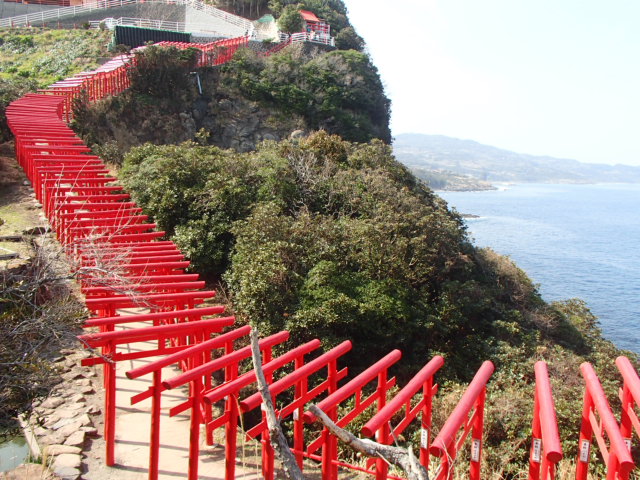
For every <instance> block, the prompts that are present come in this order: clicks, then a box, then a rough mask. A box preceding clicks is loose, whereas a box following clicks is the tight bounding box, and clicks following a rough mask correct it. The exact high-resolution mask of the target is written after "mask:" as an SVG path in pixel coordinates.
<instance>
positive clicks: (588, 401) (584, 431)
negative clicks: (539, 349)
mask: <svg viewBox="0 0 640 480" xmlns="http://www.w3.org/2000/svg"><path fill="white" fill-rule="evenodd" d="M580 371H581V372H582V376H583V378H584V380H585V394H584V403H583V410H582V426H581V429H580V443H579V445H578V448H579V454H578V465H577V467H576V480H586V478H587V474H588V470H589V459H590V450H591V438H592V437H593V436H595V437H596V440H597V442H598V444H599V446H600V447H601V450H602V451H601V453H602V456H603V458H605V463H606V465H607V476H606V478H607V480H618V479H620V480H627V479H628V478H629V474H630V472H631V469H633V460H632V458H631V454H630V453H629V448H628V446H627V444H626V443H625V441H624V439H623V437H622V434H621V432H620V428H619V427H618V423H617V421H616V419H615V417H614V416H613V412H612V411H611V407H610V406H609V402H608V401H607V398H606V396H605V394H604V391H603V390H602V385H601V384H600V380H599V379H598V376H597V375H596V373H595V370H594V369H593V367H592V366H591V364H589V363H587V362H585V363H583V364H582V365H580ZM595 413H597V414H598V415H599V417H600V423H599V424H597V425H598V429H597V430H594V426H595V425H594V422H596V417H595ZM605 433H606V435H607V438H608V439H609V449H608V451H607V449H606V443H605V439H604V434H605Z"/></svg>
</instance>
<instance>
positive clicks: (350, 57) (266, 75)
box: [220, 46, 391, 143]
mask: <svg viewBox="0 0 640 480" xmlns="http://www.w3.org/2000/svg"><path fill="white" fill-rule="evenodd" d="M220 81H221V84H222V86H223V87H225V88H226V89H229V90H231V91H237V92H239V93H240V94H242V96H244V97H245V98H248V99H251V100H256V101H259V102H261V103H262V104H263V105H265V106H267V107H272V108H273V107H275V108H277V109H279V110H282V111H283V112H285V113H290V114H297V115H300V116H302V117H303V118H304V119H305V121H306V123H307V125H308V127H309V128H310V129H314V130H317V129H324V130H326V131H327V132H329V133H336V134H339V135H341V136H342V137H343V138H344V139H345V140H349V141H354V142H368V141H369V140H371V139H372V138H379V139H382V140H383V141H385V142H387V143H390V142H391V132H390V130H389V126H388V125H389V115H390V103H389V100H388V99H387V98H386V97H385V95H384V89H383V87H382V83H381V81H380V77H379V76H378V72H377V69H376V68H375V66H374V65H373V64H372V63H371V61H370V59H369V57H368V56H367V55H365V54H363V53H360V52H356V51H354V50H336V51H333V52H329V53H326V54H320V55H312V56H306V55H303V54H302V52H301V50H300V48H296V47H295V46H294V47H289V48H287V49H285V50H283V51H282V52H281V53H279V54H278V55H273V56H271V57H267V58H264V57H259V56H257V55H256V54H255V53H254V52H252V51H250V50H243V51H240V52H238V53H237V54H236V56H235V57H234V59H233V60H231V61H230V62H229V63H227V64H226V65H224V66H223V67H222V72H221V79H220Z"/></svg>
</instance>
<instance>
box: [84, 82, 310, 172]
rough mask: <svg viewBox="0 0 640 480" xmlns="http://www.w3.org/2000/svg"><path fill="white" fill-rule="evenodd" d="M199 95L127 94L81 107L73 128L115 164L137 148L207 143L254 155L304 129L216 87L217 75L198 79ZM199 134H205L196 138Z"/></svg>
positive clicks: (295, 118) (295, 119)
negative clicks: (147, 144) (258, 149)
mask: <svg viewBox="0 0 640 480" xmlns="http://www.w3.org/2000/svg"><path fill="white" fill-rule="evenodd" d="M200 81H201V86H202V94H200V92H199V89H198V87H197V80H196V79H195V77H194V79H193V82H192V85H191V88H190V89H189V90H187V91H184V92H180V93H179V94H178V95H176V96H175V97H174V98H163V99H157V98H149V97H146V96H144V95H139V94H134V93H132V92H126V93H125V94H123V95H121V96H120V97H117V98H107V99H105V100H103V101H102V102H99V103H96V104H93V105H86V106H84V107H83V108H81V109H80V110H79V111H78V114H77V116H76V128H77V130H78V131H79V132H80V134H81V135H83V136H84V138H85V141H86V142H87V143H88V144H90V145H92V146H94V147H96V146H97V147H96V150H97V152H98V153H99V154H101V155H103V156H106V157H107V159H108V160H111V161H115V162H116V163H118V159H119V158H120V157H121V156H122V155H123V154H124V153H126V152H127V151H129V150H130V149H131V147H134V146H136V145H141V144H143V143H145V142H151V143H154V144H157V145H162V144H177V143H181V142H184V141H187V140H193V139H194V138H196V136H198V138H199V140H200V141H204V138H206V139H207V140H206V141H207V143H209V144H211V145H215V146H218V147H221V148H231V149H234V150H236V151H239V152H248V151H251V150H255V148H256V146H257V145H258V144H259V143H260V142H262V141H264V140H281V139H283V138H286V137H288V136H289V135H290V134H291V132H292V131H294V130H307V125H306V123H305V121H304V119H303V118H302V117H300V116H299V115H295V114H289V115H285V114H283V113H282V112H279V111H277V110H275V109H269V108H266V107H265V106H264V105H260V104H259V103H258V102H255V101H251V100H248V99H246V98H243V97H242V96H236V95H230V94H229V93H228V92H223V91H221V90H220V89H219V88H218V73H217V72H216V71H208V72H204V73H201V74H200ZM201 129H204V131H205V135H204V136H202V135H197V133H198V132H199V131H200V130H201Z"/></svg>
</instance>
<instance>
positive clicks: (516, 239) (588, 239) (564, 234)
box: [439, 184, 640, 353]
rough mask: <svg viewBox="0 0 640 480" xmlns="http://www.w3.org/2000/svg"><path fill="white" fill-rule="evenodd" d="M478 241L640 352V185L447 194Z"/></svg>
mask: <svg viewBox="0 0 640 480" xmlns="http://www.w3.org/2000/svg"><path fill="white" fill-rule="evenodd" d="M439 195H440V196H441V197H442V198H444V199H445V200H446V201H447V202H448V203H449V205H450V206H452V207H454V208H455V209H456V210H457V211H458V212H460V213H463V214H473V215H479V218H469V219H466V223H467V226H468V230H469V233H470V235H471V237H472V238H473V239H474V243H475V244H476V245H477V246H480V247H485V246H488V247H491V248H493V249H494V250H496V251H497V252H499V253H501V254H504V255H509V256H510V257H511V258H512V259H513V260H514V261H515V262H516V264H517V265H518V266H519V267H520V268H522V269H523V270H524V271H526V272H527V274H528V275H529V277H531V279H532V280H533V281H534V282H535V283H537V284H538V285H539V288H540V292H541V293H542V296H543V297H544V298H545V299H546V300H549V301H552V300H562V299H568V298H573V297H577V298H581V299H583V300H585V301H586V302H587V304H588V306H589V307H590V308H591V311H592V312H593V313H594V314H595V315H596V316H597V317H598V318H599V319H600V323H601V326H602V330H603V332H604V335H605V337H606V338H608V339H610V340H612V341H613V342H614V343H615V344H616V345H618V346H619V347H621V348H624V349H628V350H633V351H635V352H638V353H640V185H632V184H596V185H541V184H522V185H507V186H500V187H499V189H498V190H494V191H487V192H439Z"/></svg>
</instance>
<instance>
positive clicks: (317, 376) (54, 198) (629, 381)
mask: <svg viewBox="0 0 640 480" xmlns="http://www.w3.org/2000/svg"><path fill="white" fill-rule="evenodd" d="M247 42H248V39H247V38H244V37H241V38H236V39H229V40H222V41H218V42H212V43H209V44H175V43H173V44H169V43H165V44H166V45H173V46H176V47H178V48H187V47H196V48H198V49H199V50H200V52H201V54H200V55H199V57H198V58H199V59H198V65H199V66H211V65H220V64H222V63H224V62H226V61H228V60H229V59H230V58H231V57H232V55H233V53H234V52H235V51H236V50H237V48H239V47H241V46H245V45H246V44H247ZM134 64H135V56H134V55H121V56H118V57H114V58H113V59H112V60H111V61H109V62H108V63H106V64H105V65H103V66H102V67H100V68H99V69H97V70H94V71H91V72H82V73H80V74H78V75H75V76H73V77H71V78H69V79H66V80H63V81H60V82H56V83H55V84H53V85H51V86H50V87H49V88H48V89H46V90H40V91H38V92H37V93H34V94H27V95H25V96H24V97H23V98H21V99H19V100H17V101H15V102H13V103H12V104H11V105H10V106H9V107H8V108H7V121H8V124H9V127H10V128H11V130H12V132H13V134H14V135H15V150H16V157H17V159H18V162H19V163H20V165H21V166H22V168H23V169H24V171H25V172H26V174H27V176H28V178H29V179H30V181H31V182H32V185H33V188H34V192H35V195H36V198H37V200H38V201H39V202H40V203H41V204H42V205H43V209H44V212H45V214H46V215H47V217H48V219H49V222H50V225H51V227H52V228H53V230H54V231H55V232H56V234H57V237H58V239H59V240H60V242H61V244H62V245H63V247H64V249H65V251H66V254H67V256H68V258H69V260H70V261H71V263H72V265H74V268H75V270H76V273H77V278H78V279H79V281H80V284H81V287H82V292H83V293H84V295H85V296H86V306H87V308H88V310H89V311H90V312H91V318H89V319H88V320H87V321H86V323H85V327H87V328H97V329H98V330H99V332H97V333H87V334H84V335H81V336H80V337H79V338H80V340H81V341H82V342H83V343H84V345H85V346H87V347H89V348H91V349H93V352H94V355H93V356H92V357H89V358H87V359H85V360H84V361H83V363H84V364H85V365H97V364H102V365H103V367H104V388H105V411H104V413H105V419H104V421H105V425H104V437H105V443H106V456H105V459H106V463H107V465H114V463H115V457H114V447H115V439H116V436H115V426H116V422H115V420H116V419H115V415H116V406H115V392H116V374H115V368H116V364H117V363H118V362H122V361H125V360H132V359H137V358H147V357H154V358H155V359H154V360H153V361H150V362H148V363H146V364H144V365H143V366H141V367H137V368H134V369H132V370H130V371H128V372H127V376H128V377H129V378H139V377H142V376H150V378H151V386H150V387H149V388H148V389H147V390H145V391H142V392H139V393H137V394H135V395H134V396H133V397H132V398H131V402H132V403H134V404H135V403H137V402H140V401H142V400H145V399H148V398H151V400H152V408H151V414H150V415H151V418H150V422H151V436H150V456H149V469H148V472H149V473H148V475H149V479H151V480H153V479H156V478H158V456H159V448H160V445H161V442H162V438H160V421H161V414H160V412H161V403H162V398H163V392H166V391H167V390H174V389H177V388H179V387H182V386H188V391H189V394H188V397H187V399H186V400H185V401H184V402H183V403H182V404H180V405H178V406H176V407H173V408H172V409H171V411H170V415H172V416H173V415H177V414H179V413H182V412H186V411H190V419H191V420H190V421H191V424H190V425H191V427H190V432H191V433H190V435H191V436H190V442H189V462H188V465H185V466H184V471H185V472H186V474H187V476H188V478H189V479H191V480H195V479H197V478H198V457H199V455H200V451H199V445H200V435H201V431H202V427H203V426H204V436H205V437H206V442H207V443H208V444H211V443H212V442H213V432H214V431H215V430H216V429H219V428H223V429H224V438H225V477H226V479H228V480H231V479H233V478H235V465H236V457H237V436H238V434H239V433H240V429H239V419H240V417H241V416H242V415H244V414H246V413H248V412H252V411H254V410H256V409H258V408H260V407H261V404H262V398H261V396H260V394H259V393H253V394H246V393H245V392H246V391H247V388H246V387H248V386H250V385H252V384H254V383H255V382H256V376H255V373H254V371H253V370H249V371H247V372H246V373H241V372H242V371H243V370H242V365H243V364H242V362H246V361H247V359H248V358H249V357H250V356H251V351H250V347H249V346H244V347H242V346H240V345H246V344H247V338H246V337H247V335H248V334H249V332H250V327H249V326H243V327H239V328H235V329H230V330H229V328H232V327H233V324H234V318H233V317H231V316H225V315H224V311H225V309H224V307H222V306H210V305H209V304H205V305H202V304H204V303H205V302H206V301H207V300H208V299H211V298H212V297H213V296H214V295H215V292H213V291H209V290H203V289H204V287H205V283H204V282H203V281H200V280H199V276H198V275H197V274H194V273H186V272H185V269H187V267H188V266H189V262H188V261H187V260H185V259H184V255H182V254H181V253H180V251H179V250H178V248H177V247H176V245H175V244H174V243H173V242H171V241H167V240H162V237H163V236H164V232H161V231H157V230H156V225H155V224H153V223H149V222H148V217H147V215H144V214H143V213H142V209H141V208H139V207H138V206H137V205H136V204H135V202H133V201H131V199H130V197H129V195H128V194H127V193H126V192H124V191H123V188H122V186H120V185H118V183H117V179H116V178H115V177H113V176H111V175H110V174H109V171H108V169H107V168H106V166H105V164H104V163H103V162H102V160H101V159H100V158H99V157H98V156H96V155H93V154H92V152H91V150H90V149H89V148H88V147H87V146H86V145H84V143H83V142H82V141H81V139H80V138H78V137H77V136H76V134H75V133H74V132H73V131H72V130H71V129H70V128H69V127H68V125H67V122H68V121H69V120H71V118H72V115H73V114H72V104H73V101H74V100H75V99H76V98H78V97H80V96H81V95H83V94H87V95H88V97H89V99H90V100H92V101H95V100H99V99H101V98H103V97H105V96H107V95H117V94H118V93H120V92H122V91H123V90H125V89H126V88H128V86H129V77H128V74H127V72H128V70H129V69H130V68H131V66H132V65H134ZM132 308H133V309H137V311H135V312H132V311H131V310H130V309H132ZM127 309H129V310H127ZM141 309H143V310H142V311H143V313H140V312H141ZM134 322H135V323H136V324H137V323H139V322H147V325H146V326H144V327H142V328H122V327H123V326H124V327H126V326H127V325H131V324H132V323H134ZM225 329H226V330H228V331H226V333H221V332H223V331H224V330H225ZM288 337H289V334H288V332H286V331H283V332H279V333H276V334H274V335H271V336H269V337H267V338H263V339H261V340H260V349H261V352H262V355H263V364H264V372H265V375H266V377H267V381H268V383H269V391H270V394H271V396H272V398H273V399H276V400H277V399H278V398H283V397H285V396H286V398H287V399H289V400H288V403H287V404H286V405H284V406H282V405H281V406H280V407H279V408H278V412H277V413H278V416H279V418H280V419H282V420H285V419H289V420H291V422H290V423H291V424H292V427H291V428H292V438H293V441H292V445H291V450H292V452H293V454H294V455H295V458H296V460H297V462H298V464H299V465H300V467H303V465H304V464H303V460H304V459H305V458H308V459H311V460H313V461H316V462H318V463H319V464H320V465H321V469H322V478H323V479H327V480H329V479H335V478H337V477H338V473H339V471H340V468H351V469H355V470H359V471H361V472H364V473H367V474H370V475H374V476H375V477H376V478H377V479H385V478H398V477H397V476H395V475H392V474H390V472H389V466H388V464H387V462H386V461H385V460H384V459H381V458H379V459H371V460H369V461H368V462H365V463H362V464H359V465H353V464H349V463H348V462H346V461H345V460H343V459H341V458H340V456H339V449H338V445H337V440H336V438H335V437H334V436H332V435H331V434H330V433H329V432H328V430H327V429H326V428H322V429H319V428H318V427H315V429H312V430H309V428H310V427H309V425H310V424H313V422H314V420H315V417H314V415H313V414H312V413H310V412H309V411H307V406H308V405H310V403H312V402H315V403H316V404H317V406H318V407H319V408H320V409H321V410H323V411H324V412H325V413H327V414H328V416H329V417H330V418H331V419H332V420H334V421H335V422H336V423H337V424H338V426H341V427H346V426H348V425H349V424H350V423H352V422H353V421H354V420H355V419H356V418H357V417H358V416H360V415H361V414H363V413H364V412H365V411H367V414H368V415H371V413H370V412H371V410H372V409H373V411H374V413H373V416H372V417H371V418H370V420H369V421H368V422H367V423H366V424H365V425H364V427H363V428H362V429H361V432H360V433H361V434H362V435H363V436H365V437H370V438H375V440H376V441H377V442H379V443H382V444H392V443H393V442H394V439H397V438H398V436H399V435H400V434H401V433H402V432H404V431H405V429H407V428H408V427H410V426H411V425H413V427H414V428H415V427H416V424H417V425H418V428H419V429H420V431H421V436H420V438H421V440H420V445H419V450H420V462H421V464H422V465H423V466H425V467H427V468H428V469H430V470H429V471H430V472H431V475H432V476H435V478H436V479H448V478H452V476H453V470H454V466H456V467H457V468H458V469H460V468H464V469H468V472H469V473H468V475H469V477H470V478H471V479H472V480H478V479H480V478H481V468H480V466H481V457H482V434H483V425H484V404H485V396H486V388H487V382H488V381H489V379H490V377H491V375H492V373H493V370H494V367H493V364H492V363H491V362H489V361H486V362H484V363H483V364H482V366H481V367H480V368H479V370H478V371H477V373H476V375H475V377H474V378H473V380H472V382H471V383H470V384H469V386H468V388H467V389H466V391H465V393H464V394H463V396H462V397H461V399H460V401H459V403H458V404H457V406H456V407H455V409H454V410H453V412H451V414H450V415H449V417H448V420H447V421H446V422H445V424H444V425H442V426H439V427H440V428H439V433H438V435H437V436H436V437H435V438H432V437H433V435H432V434H431V432H432V431H433V430H434V427H433V426H432V400H433V397H434V395H435V394H436V393H437V391H438V386H437V384H436V383H435V376H436V374H437V372H438V370H439V369H440V368H441V367H442V365H443V364H444V361H445V360H444V359H443V358H442V357H440V356H436V357H434V358H433V359H431V360H430V361H429V362H428V363H427V364H426V365H425V366H424V367H423V368H422V369H421V370H420V371H419V372H418V373H417V374H416V375H415V376H414V377H413V378H412V379H411V381H409V382H408V383H407V384H406V385H404V386H403V387H402V388H400V389H399V390H398V391H397V393H396V394H395V395H391V393H390V389H391V388H392V387H394V386H395V379H394V378H389V375H388V370H389V368H390V367H391V366H392V365H394V364H395V363H396V362H398V361H399V360H400V358H401V352H400V351H399V350H394V351H392V352H390V353H389V354H388V355H386V356H385V357H384V358H382V359H380V360H379V361H378V362H376V363H375V364H374V365H371V366H370V367H369V368H368V369H366V370H365V371H364V372H362V373H361V374H359V375H357V376H356V377H355V378H351V379H349V380H348V381H346V379H347V374H348V372H347V369H346V368H342V369H341V368H339V366H338V365H339V362H340V358H341V357H342V356H343V355H344V354H345V353H346V352H348V351H349V350H350V348H351V342H350V341H346V342H344V343H342V344H340V345H338V346H336V347H335V348H332V349H330V350H328V351H326V352H322V351H321V350H320V348H321V342H320V341H319V340H313V341H311V342H308V343H306V344H304V345H297V346H295V347H292V348H290V349H289V350H287V351H286V353H284V354H282V355H279V356H274V354H273V349H274V347H276V346H278V345H282V344H283V343H284V342H286V341H287V339H288ZM149 341H152V342H154V345H155V346H154V348H152V349H147V350H142V349H137V350H136V349H133V350H131V349H128V348H124V347H130V346H131V345H135V344H136V343H142V342H149ZM307 355H309V357H311V358H312V360H306V359H305V357H306V356H307ZM616 364H617V366H618V368H619V370H620V373H621V379H622V387H621V389H620V399H621V401H622V410H621V412H620V422H618V421H617V420H616V418H615V416H614V414H613V412H612V409H611V407H610V406H609V403H608V401H607V398H606V396H605V394H604V392H603V390H602V387H601V385H600V382H599V380H598V377H597V376H596V373H595V372H594V369H593V367H592V366H591V365H590V364H588V363H585V364H583V365H582V366H581V371H582V375H583V377H584V380H585V393H584V402H583V413H582V425H581V429H580V432H579V450H580V451H579V455H578V458H577V459H576V463H577V467H576V479H578V480H585V479H586V478H587V474H588V471H589V466H590V461H591V459H592V455H591V447H592V443H593V440H594V439H595V441H596V443H597V445H598V447H599V452H600V455H601V457H602V459H603V460H604V463H605V465H606V471H607V479H627V478H629V475H630V473H631V471H632V470H633V468H634V464H633V460H632V458H631V454H630V450H631V447H632V435H633V431H634V430H635V432H636V435H640V422H639V421H638V417H637V415H636V410H635V409H636V408H637V407H638V405H640V379H639V377H638V374H637V372H636V371H635V369H634V368H633V366H632V365H631V363H630V362H629V360H628V359H626V358H625V357H620V358H618V359H617V360H616ZM168 365H178V366H179V368H180V370H181V373H180V374H178V375H175V376H173V377H171V378H162V369H163V368H164V367H166V366H168ZM283 368H288V369H289V370H287V371H291V372H292V373H288V374H280V373H279V372H282V369H283ZM213 375H216V378H219V379H220V378H221V379H222V380H221V381H217V382H215V383H214V382H213V380H212V376H213ZM274 377H277V378H278V379H277V380H275V381H274ZM535 378H536V384H535V391H534V392H532V393H533V394H534V395H535V406H534V411H533V412H532V438H531V442H530V456H529V458H530V462H529V478H530V479H550V478H555V476H556V467H557V463H558V462H559V461H560V460H561V459H562V456H563V454H562V447H561V443H560V438H559V434H558V427H557V422H556V415H555V408H554V402H553V396H552V391H551V386H550V382H549V376H548V373H547V367H546V364H545V363H544V362H538V363H536V365H535ZM347 403H348V404H349V405H350V407H346V406H345V405H346V404H347ZM216 404H217V405H220V404H222V405H224V406H223V408H222V409H215V408H214V405H216ZM338 412H340V413H338ZM523 414H524V413H523ZM392 419H393V420H394V421H395V423H394V424H392ZM398 419H400V420H399V421H398ZM310 431H312V432H316V434H315V438H314V439H312V440H309V439H308V437H309V436H310V433H309V432H310ZM242 433H243V434H244V435H246V436H247V437H248V438H257V439H259V440H260V442H261V446H262V463H263V470H262V474H263V476H264V477H265V478H266V479H272V478H274V471H275V467H274V463H275V462H274V450H273V448H272V446H271V444H270V439H269V431H268V429H267V426H266V421H265V417H264V413H262V420H261V421H260V420H259V421H257V422H256V423H255V425H253V426H251V428H249V429H247V430H246V431H243V432H242ZM305 433H307V435H306V436H305ZM467 440H468V441H467ZM463 448H468V449H469V450H467V452H466V453H465V454H464V455H459V454H460V452H461V451H462V449H463ZM463 458H464V462H467V461H468V463H469V465H468V466H467V467H461V465H460V463H461V459H463ZM457 459H458V462H456V460H457Z"/></svg>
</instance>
